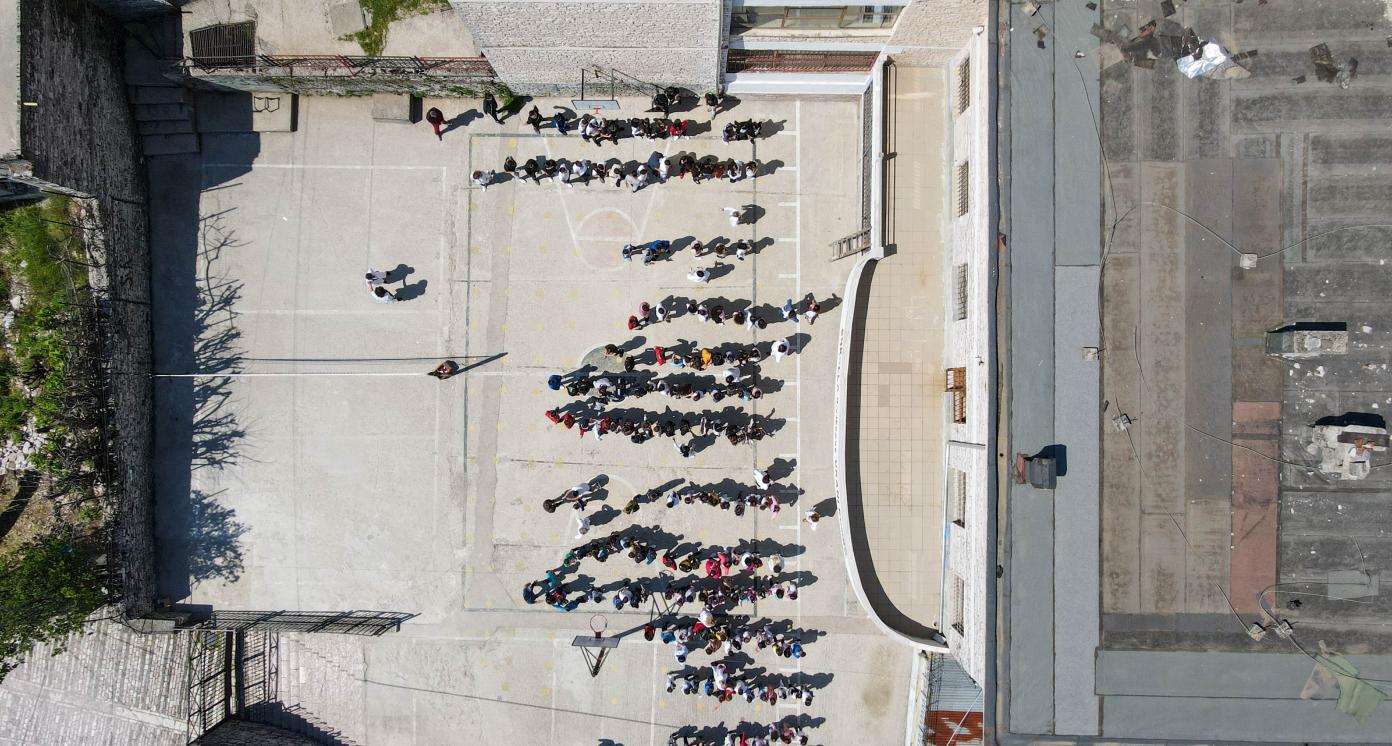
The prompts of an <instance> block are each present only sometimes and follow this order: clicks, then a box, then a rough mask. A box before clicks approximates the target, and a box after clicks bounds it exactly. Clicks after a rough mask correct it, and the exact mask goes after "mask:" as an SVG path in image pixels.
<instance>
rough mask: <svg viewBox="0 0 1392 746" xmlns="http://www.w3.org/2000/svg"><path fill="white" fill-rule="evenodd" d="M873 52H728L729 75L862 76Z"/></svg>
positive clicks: (871, 61) (764, 50) (735, 50)
mask: <svg viewBox="0 0 1392 746" xmlns="http://www.w3.org/2000/svg"><path fill="white" fill-rule="evenodd" d="M878 56H879V54H878V53H877V52H790V51H787V50H782V49H731V50H730V56H729V59H728V61H727V62H726V65H725V68H726V70H727V71H728V72H731V73H864V72H869V71H870V68H872V67H874V66H875V59H876V58H877V57H878Z"/></svg>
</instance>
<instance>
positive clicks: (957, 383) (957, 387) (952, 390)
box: [947, 368, 967, 425]
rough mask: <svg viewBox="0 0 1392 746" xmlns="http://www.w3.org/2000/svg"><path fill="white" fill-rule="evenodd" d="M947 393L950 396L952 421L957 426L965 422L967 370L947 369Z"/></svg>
mask: <svg viewBox="0 0 1392 746" xmlns="http://www.w3.org/2000/svg"><path fill="white" fill-rule="evenodd" d="M947 393H949V394H951V395H952V421H953V422H954V423H956V424H958V425H962V424H965V423H966V421H967V369H966V368H948V369H947Z"/></svg>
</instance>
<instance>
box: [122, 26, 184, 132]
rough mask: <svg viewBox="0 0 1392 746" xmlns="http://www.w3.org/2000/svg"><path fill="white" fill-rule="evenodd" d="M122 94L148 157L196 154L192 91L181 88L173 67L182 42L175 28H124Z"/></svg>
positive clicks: (175, 67) (176, 69) (175, 69)
mask: <svg viewBox="0 0 1392 746" xmlns="http://www.w3.org/2000/svg"><path fill="white" fill-rule="evenodd" d="M127 30H128V32H129V35H128V36H127V37H126V95H127V98H128V99H129V100H130V103H131V110H132V111H133V112H134V114H135V121H136V127H137V128H138V129H139V131H140V139H141V141H142V145H143V148H144V152H145V157H146V158H154V157H159V156H175V155H187V154H192V153H197V152H198V151H199V140H198V133H197V131H196V129H195V127H194V114H193V107H192V106H191V105H190V103H189V101H190V100H191V99H190V98H186V97H189V96H190V94H191V92H190V91H187V90H186V89H185V88H184V87H183V86H182V85H180V84H179V82H178V79H179V73H178V68H177V66H176V63H174V62H173V61H172V60H177V59H178V58H179V57H180V52H179V50H180V48H181V46H182V39H181V38H180V34H179V31H178V28H177V26H175V25H174V24H172V23H168V22H163V21H160V20H152V21H150V22H148V23H139V24H135V23H133V24H128V25H127Z"/></svg>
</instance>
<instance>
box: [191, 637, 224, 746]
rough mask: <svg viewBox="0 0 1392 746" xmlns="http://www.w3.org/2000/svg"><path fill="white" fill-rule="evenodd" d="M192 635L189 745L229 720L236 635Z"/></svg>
mask: <svg viewBox="0 0 1392 746" xmlns="http://www.w3.org/2000/svg"><path fill="white" fill-rule="evenodd" d="M186 634H188V640H189V649H188V669H187V670H188V720H187V724H186V725H187V737H188V742H189V743H193V742H194V741H195V740H197V739H198V738H199V737H200V736H202V735H203V734H204V733H207V732H208V731H209V730H211V729H213V728H214V727H216V726H217V724H218V723H221V722H222V721H223V720H225V719H227V716H228V714H229V711H230V705H231V703H230V702H228V699H227V696H228V693H229V692H228V689H229V686H230V682H229V681H228V672H229V671H230V670H231V668H230V663H231V656H232V635H231V633H228V632H220V631H217V630H193V631H191V632H188V633H186Z"/></svg>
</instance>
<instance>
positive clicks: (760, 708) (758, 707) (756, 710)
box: [754, 705, 764, 712]
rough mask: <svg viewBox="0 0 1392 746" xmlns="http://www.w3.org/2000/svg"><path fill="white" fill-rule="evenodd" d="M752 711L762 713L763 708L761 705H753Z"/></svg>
mask: <svg viewBox="0 0 1392 746" xmlns="http://www.w3.org/2000/svg"><path fill="white" fill-rule="evenodd" d="M754 711H755V712H763V711H764V706H763V705H754Z"/></svg>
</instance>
